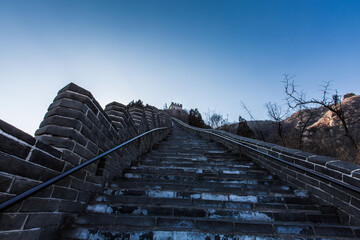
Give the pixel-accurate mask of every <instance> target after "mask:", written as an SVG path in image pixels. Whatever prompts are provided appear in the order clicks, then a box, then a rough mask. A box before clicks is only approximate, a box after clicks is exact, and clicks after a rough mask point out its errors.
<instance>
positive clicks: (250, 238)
mask: <svg viewBox="0 0 360 240" xmlns="http://www.w3.org/2000/svg"><path fill="white" fill-rule="evenodd" d="M240 227H241V230H240V231H241V232H240V233H239V234H217V233H206V232H189V231H166V230H164V231H160V230H158V231H152V230H151V229H150V230H149V231H145V230H138V229H136V228H132V229H129V228H127V227H124V228H123V231H121V229H120V228H118V229H117V230H110V229H93V228H86V227H82V228H68V229H66V231H65V232H64V233H63V235H62V237H63V238H64V239H81V240H85V239H90V240H95V239H104V240H110V239H111V240H113V239H172V240H184V239H206V240H225V239H226V240H229V239H241V240H292V239H299V236H298V235H293V234H284V233H277V234H272V235H271V236H266V235H265V234H263V236H261V235H255V234H254V233H253V231H254V230H253V229H254V228H255V229H261V228H262V227H264V226H263V225H254V226H248V225H242V226H239V228H240ZM247 228H248V229H247ZM277 228H278V229H279V231H280V232H281V231H284V230H286V228H281V226H278V227H277ZM246 229H247V230H246ZM296 229H297V226H296V227H294V228H293V229H292V230H293V231H296ZM265 230H266V226H265ZM265 230H264V231H265ZM258 234H260V233H258ZM304 239H305V238H304ZM309 239H311V238H309ZM326 239H330V238H326ZM331 239H334V240H335V239H342V240H350V239H354V238H344V237H340V238H339V237H332V238H331Z"/></svg>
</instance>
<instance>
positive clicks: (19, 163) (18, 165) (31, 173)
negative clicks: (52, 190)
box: [0, 152, 57, 181]
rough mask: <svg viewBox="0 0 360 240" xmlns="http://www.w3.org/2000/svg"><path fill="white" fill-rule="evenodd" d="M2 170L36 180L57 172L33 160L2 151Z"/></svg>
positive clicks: (0, 166) (50, 176)
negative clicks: (34, 162) (37, 164)
mask: <svg viewBox="0 0 360 240" xmlns="http://www.w3.org/2000/svg"><path fill="white" fill-rule="evenodd" d="M0 170H1V171H4V172H7V173H10V174H13V175H18V176H22V177H27V178H30V179H35V180H40V181H43V180H48V179H50V178H52V177H55V176H56V174H57V173H56V172H55V171H52V170H50V169H47V168H45V167H41V166H36V165H34V164H33V163H31V162H27V161H23V160H22V159H19V158H17V157H13V156H10V155H8V154H6V153H2V152H0Z"/></svg>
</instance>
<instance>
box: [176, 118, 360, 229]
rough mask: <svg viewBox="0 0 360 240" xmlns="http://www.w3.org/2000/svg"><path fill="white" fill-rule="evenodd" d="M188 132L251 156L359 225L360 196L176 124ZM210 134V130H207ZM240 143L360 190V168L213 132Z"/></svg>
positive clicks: (228, 134)
mask: <svg viewBox="0 0 360 240" xmlns="http://www.w3.org/2000/svg"><path fill="white" fill-rule="evenodd" d="M175 122H177V123H178V124H179V125H180V126H181V127H182V128H184V129H185V130H187V131H189V132H191V133H193V134H198V135H200V136H202V137H203V138H207V139H212V140H214V141H216V142H219V143H221V144H223V145H225V146H226V147H228V148H229V149H230V150H232V151H233V152H236V153H240V154H242V155H245V156H248V157H250V158H251V159H253V160H254V161H256V162H257V163H258V164H259V165H261V166H262V167H265V168H266V169H268V170H269V171H270V172H271V173H273V174H275V175H277V176H279V177H280V178H281V179H282V180H283V181H285V182H286V183H287V184H289V185H291V186H293V187H295V188H301V189H305V190H307V191H308V192H310V193H311V194H312V195H313V196H314V198H315V200H317V201H320V202H322V201H323V202H326V203H330V204H333V205H334V206H336V207H337V208H338V212H339V215H340V216H341V218H342V220H343V222H344V223H347V224H350V225H355V226H359V225H360V193H359V192H356V191H353V190H350V189H348V188H345V187H343V186H341V185H339V184H336V183H333V182H330V181H327V180H324V179H323V178H320V177H318V176H315V175H314V174H311V173H307V172H305V171H303V170H300V169H297V168H295V167H292V166H290V165H289V164H286V163H282V162H279V161H276V160H274V159H272V158H270V157H267V156H265V155H262V154H260V153H257V152H254V151H252V150H249V149H248V148H245V147H241V146H240V145H238V144H236V143H232V142H229V141H226V140H225V139H223V138H220V137H217V136H214V135H211V134H208V133H206V132H205V131H204V129H201V128H195V127H192V126H190V125H188V124H186V123H183V122H181V121H180V120H176V121H175ZM207 131H209V130H207ZM210 131H211V132H213V133H220V134H222V135H226V136H229V137H231V138H235V139H236V140H239V141H240V142H241V143H243V144H244V145H247V146H249V147H252V148H255V149H257V150H259V151H261V152H264V153H267V154H269V155H271V156H274V157H277V158H280V159H282V160H285V161H286V162H289V163H293V164H296V165H299V166H301V167H304V168H307V169H309V170H311V171H314V172H316V173H319V174H322V175H324V176H327V177H330V178H333V179H336V180H338V181H340V182H343V183H346V184H349V185H352V186H354V187H357V188H360V165H357V164H354V163H351V162H345V161H341V160H338V159H334V158H330V157H326V156H319V155H315V154H312V153H307V152H302V151H300V150H297V149H289V148H285V147H282V146H279V145H276V144H272V143H267V142H263V141H260V140H256V139H251V138H245V137H241V136H238V135H235V134H231V133H228V132H225V131H220V130H210Z"/></svg>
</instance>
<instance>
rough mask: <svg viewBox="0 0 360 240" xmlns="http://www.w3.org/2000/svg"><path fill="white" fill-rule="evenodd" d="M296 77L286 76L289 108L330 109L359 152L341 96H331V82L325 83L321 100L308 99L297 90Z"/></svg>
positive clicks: (335, 94) (285, 82)
mask: <svg viewBox="0 0 360 240" xmlns="http://www.w3.org/2000/svg"><path fill="white" fill-rule="evenodd" d="M293 78H294V77H290V76H289V75H287V74H285V75H284V85H285V93H286V99H287V102H288V104H289V107H291V108H293V109H295V108H297V107H299V106H310V107H314V106H321V107H324V108H326V109H328V110H329V111H330V112H332V113H333V114H334V115H335V116H336V117H337V118H338V119H339V120H340V122H341V125H342V126H343V128H344V131H345V136H346V137H348V139H349V140H350V142H351V143H352V145H353V146H354V147H355V148H356V150H357V151H358V150H359V146H358V145H357V143H356V140H355V138H354V137H353V136H352V134H351V133H350V131H349V127H348V123H347V118H348V116H346V114H345V111H344V108H343V106H342V99H341V96H340V95H339V94H338V92H337V90H335V92H334V93H333V94H332V95H331V96H330V92H331V90H330V82H325V83H324V85H323V86H322V87H323V89H322V97H321V98H319V99H316V98H311V99H307V98H306V97H305V94H304V93H303V92H299V91H298V90H297V86H296V85H295V83H294V80H293Z"/></svg>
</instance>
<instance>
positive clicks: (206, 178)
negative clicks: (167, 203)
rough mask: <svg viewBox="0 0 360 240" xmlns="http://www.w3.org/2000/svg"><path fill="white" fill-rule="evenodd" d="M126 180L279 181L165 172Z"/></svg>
mask: <svg viewBox="0 0 360 240" xmlns="http://www.w3.org/2000/svg"><path fill="white" fill-rule="evenodd" d="M124 178H126V179H133V178H137V179H159V180H171V181H183V182H189V181H190V182H194V181H200V182H203V181H205V182H223V181H233V182H234V181H236V182H241V181H247V180H251V181H252V180H258V181H269V180H273V179H275V180H277V179H278V178H277V177H276V176H273V175H270V174H268V175H258V176H256V177H254V176H251V175H236V176H226V177H225V176H223V177H222V178H219V177H218V176H214V175H210V174H206V173H205V174H199V175H198V176H196V175H194V174H179V175H168V174H166V173H164V172H162V173H157V174H154V173H138V172H137V171H134V172H127V173H125V174H124Z"/></svg>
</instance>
